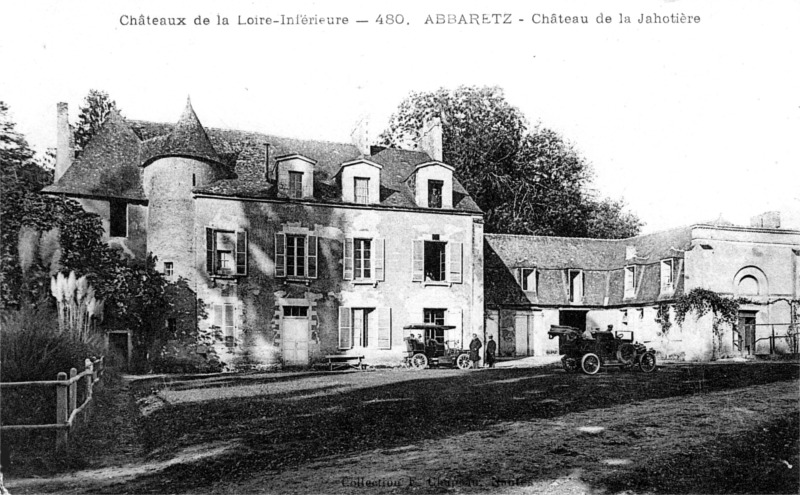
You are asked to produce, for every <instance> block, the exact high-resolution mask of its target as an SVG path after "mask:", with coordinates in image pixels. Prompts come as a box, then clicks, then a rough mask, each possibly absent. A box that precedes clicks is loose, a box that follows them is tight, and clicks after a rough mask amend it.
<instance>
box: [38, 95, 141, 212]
mask: <svg viewBox="0 0 800 495" xmlns="http://www.w3.org/2000/svg"><path fill="white" fill-rule="evenodd" d="M140 163H141V142H140V139H139V137H138V136H137V135H136V134H135V133H134V132H133V130H132V129H131V128H130V126H129V125H128V124H127V123H126V122H125V120H124V119H123V118H122V117H121V116H120V115H119V113H117V111H116V110H113V111H112V112H111V113H110V114H109V116H108V119H106V122H105V123H104V124H103V126H102V127H101V129H100V131H98V133H97V135H96V136H95V137H94V139H92V140H91V141H89V143H87V145H86V147H85V148H84V150H83V153H82V154H81V155H80V157H79V158H78V159H77V160H76V161H75V163H73V165H72V166H71V167H69V168H68V169H67V170H66V172H65V173H64V175H63V176H62V177H61V178H60V179H59V181H58V182H57V183H55V184H53V185H51V186H48V187H46V188H44V191H45V192H51V193H64V194H77V195H89V196H102V197H108V198H118V199H129V200H139V201H144V200H145V195H144V190H143V189H142V177H141V175H142V170H141V167H139V164H140Z"/></svg>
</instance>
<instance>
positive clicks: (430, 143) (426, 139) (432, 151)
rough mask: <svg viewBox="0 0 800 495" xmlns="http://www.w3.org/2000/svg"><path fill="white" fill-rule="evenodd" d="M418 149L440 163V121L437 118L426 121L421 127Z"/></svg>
mask: <svg viewBox="0 0 800 495" xmlns="http://www.w3.org/2000/svg"><path fill="white" fill-rule="evenodd" d="M419 147H420V149H421V150H422V151H424V152H425V153H427V154H428V156H430V157H431V158H432V159H434V160H436V161H442V121H441V120H440V119H439V117H434V118H432V119H429V120H426V121H425V123H424V124H423V125H422V133H421V134H420V138H419Z"/></svg>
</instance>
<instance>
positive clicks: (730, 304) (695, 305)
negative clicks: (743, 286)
mask: <svg viewBox="0 0 800 495" xmlns="http://www.w3.org/2000/svg"><path fill="white" fill-rule="evenodd" d="M742 302H744V300H742V299H731V298H729V297H724V296H720V295H719V294H717V293H716V292H714V291H711V290H708V289H701V288H697V289H692V291H691V292H689V293H688V294H684V295H682V296H680V297H679V298H678V299H677V301H676V302H675V321H676V322H677V323H678V324H679V325H683V322H684V320H685V319H686V315H687V314H689V313H691V312H693V311H694V312H695V313H696V315H697V318H700V317H702V316H704V315H706V314H707V313H709V312H711V313H712V315H713V320H712V328H713V330H714V334H713V339H714V340H713V341H712V356H711V359H712V360H713V359H716V358H717V351H718V343H719V337H720V332H721V331H722V325H724V324H727V325H735V324H736V320H737V317H738V314H739V304H740V303H742Z"/></svg>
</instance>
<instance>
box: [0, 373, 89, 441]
mask: <svg viewBox="0 0 800 495" xmlns="http://www.w3.org/2000/svg"><path fill="white" fill-rule="evenodd" d="M104 372H105V357H101V358H99V359H96V360H94V361H92V360H91V359H86V361H85V368H84V370H83V371H82V372H81V373H78V370H77V369H75V368H72V369H71V370H70V371H69V376H67V374H66V373H64V372H63V371H62V372H61V373H59V374H58V376H57V377H56V379H55V380H44V381H35V382H8V383H4V382H0V388H2V389H9V388H24V387H55V389H56V418H55V419H56V422H55V423H51V424H46V425H0V430H2V431H15V430H16V431H20V430H28V431H30V430H53V431H55V432H56V446H57V447H65V446H66V445H67V442H68V441H69V432H70V430H71V429H72V427H73V425H75V423H76V421H77V419H78V418H79V416H80V414H82V413H83V414H85V413H86V412H87V409H88V407H89V404H90V403H91V402H92V394H93V387H94V385H95V384H96V383H97V382H99V381H100V379H101V378H102V376H103V373H104ZM79 387H80V388H82V390H81V391H80V394H79V390H78V389H79ZM78 395H82V396H83V402H82V403H81V405H80V406H79V405H78Z"/></svg>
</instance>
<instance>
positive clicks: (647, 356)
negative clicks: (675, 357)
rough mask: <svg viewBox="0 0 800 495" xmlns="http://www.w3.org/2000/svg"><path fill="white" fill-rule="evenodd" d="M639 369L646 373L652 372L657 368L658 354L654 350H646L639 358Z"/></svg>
mask: <svg viewBox="0 0 800 495" xmlns="http://www.w3.org/2000/svg"><path fill="white" fill-rule="evenodd" d="M639 369H640V370H642V371H643V372H645V373H652V372H654V371H655V370H656V355H655V353H652V352H645V353H644V354H642V357H641V358H639Z"/></svg>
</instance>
